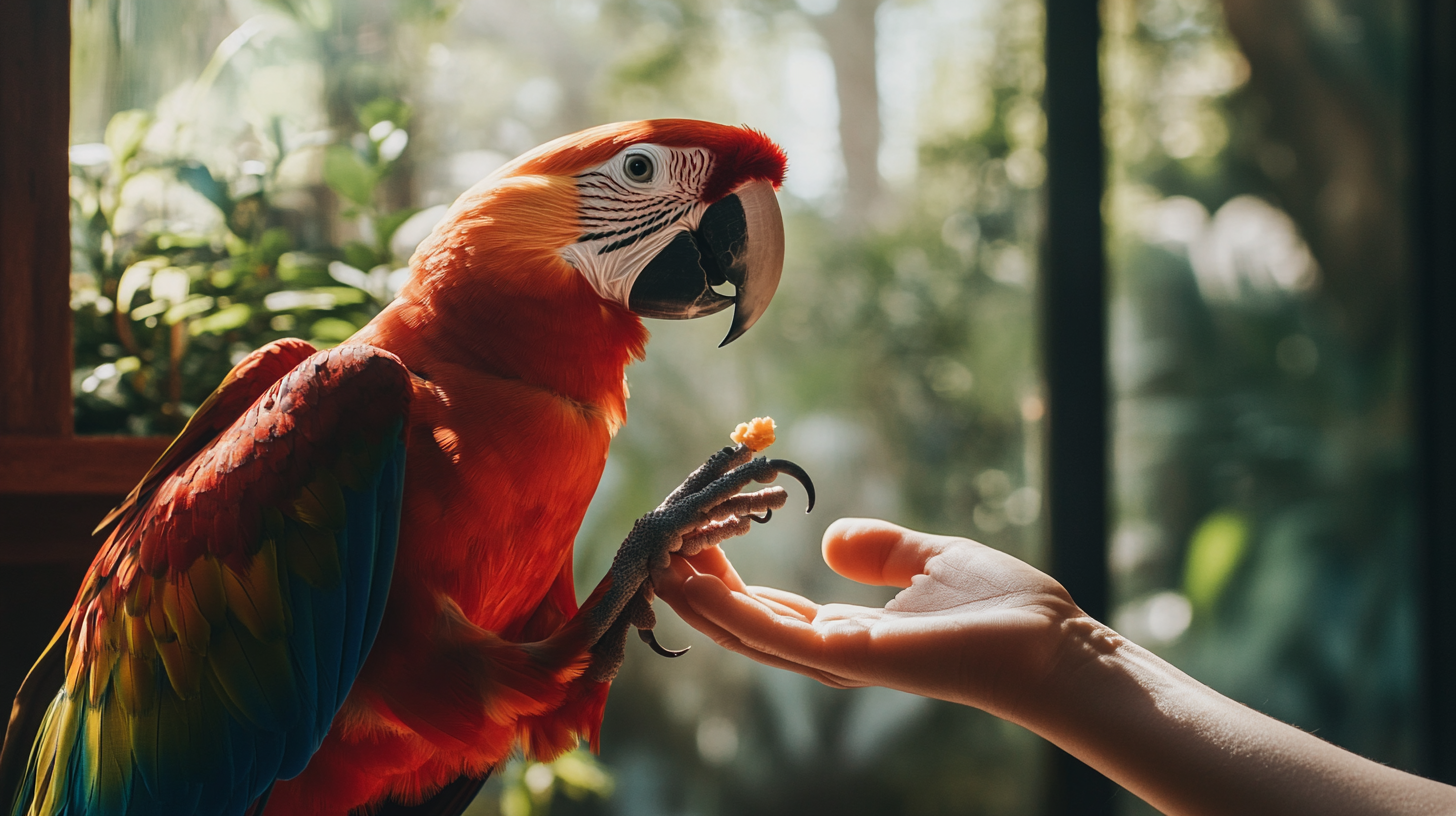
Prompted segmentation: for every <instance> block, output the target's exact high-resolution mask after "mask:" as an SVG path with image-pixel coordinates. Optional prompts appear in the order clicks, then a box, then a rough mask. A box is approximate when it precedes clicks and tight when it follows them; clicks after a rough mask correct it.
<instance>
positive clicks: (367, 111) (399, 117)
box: [354, 96, 411, 131]
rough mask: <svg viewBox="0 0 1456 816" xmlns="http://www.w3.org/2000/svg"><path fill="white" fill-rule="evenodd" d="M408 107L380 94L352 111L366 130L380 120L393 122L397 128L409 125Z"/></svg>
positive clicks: (397, 100)
mask: <svg viewBox="0 0 1456 816" xmlns="http://www.w3.org/2000/svg"><path fill="white" fill-rule="evenodd" d="M410 113H411V111H410V107H409V105H406V104H405V103H404V102H403V101H401V100H399V99H394V98H391V97H388V96H381V97H377V98H375V99H372V100H370V101H369V102H366V103H365V104H363V105H362V106H360V107H359V109H358V110H356V111H355V112H354V115H355V116H357V117H359V124H360V125H362V126H363V127H364V129H365V130H366V131H367V130H369V129H370V128H372V127H374V126H375V125H377V124H379V123H380V122H393V123H394V126H395V127H397V128H403V127H406V126H407V125H409V120H410Z"/></svg>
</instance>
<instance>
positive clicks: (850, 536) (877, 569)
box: [823, 518, 970, 588]
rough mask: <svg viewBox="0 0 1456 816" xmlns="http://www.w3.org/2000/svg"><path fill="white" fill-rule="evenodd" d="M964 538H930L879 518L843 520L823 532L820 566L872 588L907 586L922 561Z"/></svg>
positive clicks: (923, 569) (934, 536) (923, 566)
mask: <svg viewBox="0 0 1456 816" xmlns="http://www.w3.org/2000/svg"><path fill="white" fill-rule="evenodd" d="M962 543H970V542H968V541H967V540H966V539H959V538H951V537H949V536H938V535H931V534H929V533H922V532H920V531H918V530H910V529H907V528H905V527H901V526H899V525H898V524H891V523H890V522H888V521H880V520H879V519H860V518H844V519H840V520H838V521H836V522H834V523H833V524H831V525H829V529H827V530H825V531H824V545H823V550H824V563H826V564H828V565H829V567H830V569H832V570H834V571H835V572H837V573H839V574H840V575H843V576H844V577H846V578H848V579H850V580H852V581H858V582H859V583H861V584H871V585H873V586H894V587H902V588H903V587H908V586H910V579H911V578H914V577H915V576H916V575H920V574H922V573H924V572H925V562H927V561H929V560H930V559H931V558H932V557H934V556H935V555H937V554H939V553H941V552H943V551H944V550H946V549H947V548H949V547H954V546H958V545H960V544H962Z"/></svg>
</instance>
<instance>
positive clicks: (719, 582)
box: [655, 519, 1095, 719]
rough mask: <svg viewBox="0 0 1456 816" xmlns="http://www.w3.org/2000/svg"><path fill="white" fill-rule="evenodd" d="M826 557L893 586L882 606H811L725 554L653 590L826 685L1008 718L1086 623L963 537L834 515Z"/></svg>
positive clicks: (1060, 598)
mask: <svg viewBox="0 0 1456 816" xmlns="http://www.w3.org/2000/svg"><path fill="white" fill-rule="evenodd" d="M823 552H824V560H825V562H826V563H828V564H829V566H830V567H831V568H833V569H834V571H835V572H838V573H839V574H840V575H843V576H845V577H846V578H849V579H851V580H854V581H858V582H860V583H864V584H873V585H878V586H898V587H903V588H904V591H902V592H900V593H899V594H898V595H896V596H895V598H894V599H893V600H891V601H890V602H889V603H887V604H886V605H885V607H884V608H883V609H872V608H868V607H862V606H851V605H848V604H823V605H821V604H818V603H815V602H814V601H811V600H809V599H807V598H803V597H801V596H799V595H795V594H793V593H790V592H784V591H782V590H778V589H772V588H768V587H748V586H745V585H744V583H743V581H742V579H741V578H739V576H738V573H737V572H736V571H735V570H734V569H733V565H732V564H731V563H729V561H728V559H727V557H726V556H725V555H724V554H723V551H722V550H720V549H719V548H717V547H710V548H708V549H707V550H704V551H703V552H702V553H700V554H698V555H696V556H692V557H690V558H681V557H677V556H674V557H673V559H672V563H671V566H670V567H669V568H668V570H667V571H665V572H664V573H662V574H659V575H658V576H657V577H656V578H655V584H656V590H657V593H658V594H659V595H661V596H662V598H663V599H664V600H666V601H667V602H668V603H669V604H670V605H671V606H672V608H673V609H674V610H675V611H676V612H677V613H678V615H680V616H681V617H682V618H683V620H685V621H687V622H688V623H689V624H690V625H692V626H693V627H694V628H696V629H698V630H699V631H701V632H703V633H704V634H706V635H708V636H709V637H712V638H713V639H714V640H715V641H717V642H718V643H719V644H720V645H722V646H724V647H726V648H728V649H731V650H733V651H735V652H739V653H741V654H745V655H747V656H749V657H752V658H753V659H755V660H758V661H759V662H762V663H766V664H768V665H771V666H778V667H780V668H785V669H789V670H791V671H796V672H799V673H800V674H804V675H808V676H809V677H813V678H815V679H816V680H819V681H821V682H823V683H825V684H827V685H830V686H836V687H853V686H866V685H879V686H886V687H889V688H895V689H900V690H903V691H909V692H913V693H916V694H921V695H924V696H927V697H935V698H938V699H942V700H949V701H952V702H957V703H962V704H966V705H973V706H975V707H977V708H981V709H985V710H987V711H990V712H992V713H994V714H998V715H1000V716H1003V717H1007V718H1010V719H1019V718H1018V717H1016V716H1015V714H1016V710H1017V709H1018V708H1019V705H1018V702H1019V701H1020V700H1023V699H1026V698H1027V696H1028V695H1034V694H1035V693H1036V689H1037V687H1038V686H1039V685H1040V684H1041V683H1042V682H1043V681H1044V680H1045V679H1046V678H1047V677H1048V675H1049V674H1050V673H1051V672H1052V671H1053V670H1054V669H1056V668H1057V664H1058V663H1059V661H1061V660H1062V658H1063V657H1064V656H1065V655H1066V654H1067V650H1066V649H1065V643H1066V641H1067V639H1068V638H1067V633H1068V631H1069V630H1070V629H1081V630H1085V629H1087V628H1088V627H1089V626H1094V625H1095V622H1093V621H1091V619H1090V618H1087V616H1086V615H1085V614H1084V613H1083V612H1082V611H1081V610H1080V609H1078V608H1077V606H1076V604H1075V603H1073V602H1072V599H1071V597H1070V596H1069V595H1068V594H1067V591H1066V590H1065V589H1063V588H1062V586H1061V584H1059V583H1057V582H1056V581H1055V580H1053V579H1052V578H1050V577H1049V576H1047V575H1045V574H1043V573H1042V572H1040V571H1038V570H1036V569H1034V568H1032V567H1031V566H1029V565H1027V564H1025V563H1023V562H1022V561H1019V560H1017V559H1015V558H1013V557H1011V556H1009V555H1007V554H1005V553H1002V552H999V551H997V550H993V549H991V548H990V547H986V546H984V545H982V544H978V543H976V542H973V541H970V540H968V539H964V538H953V537H949V536H937V535H929V534H927V533H921V532H916V531H914V530H908V529H906V528H904V527H899V526H896V525H894V524H890V523H889V522H884V521H876V520H871V519H840V520H839V521H836V522H835V523H834V524H832V525H830V527H829V529H828V530H826V531H825V533H824V545H823Z"/></svg>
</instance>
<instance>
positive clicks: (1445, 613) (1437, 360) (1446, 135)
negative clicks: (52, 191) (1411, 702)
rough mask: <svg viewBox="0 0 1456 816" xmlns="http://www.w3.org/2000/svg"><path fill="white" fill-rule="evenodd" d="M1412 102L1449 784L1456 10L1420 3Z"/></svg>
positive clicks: (1432, 720)
mask: <svg viewBox="0 0 1456 816" xmlns="http://www.w3.org/2000/svg"><path fill="white" fill-rule="evenodd" d="M1417 7H1418V16H1417V21H1416V28H1415V37H1416V42H1415V43H1414V46H1415V52H1416V53H1415V57H1416V58H1415V67H1416V73H1415V77H1414V79H1415V81H1414V83H1413V90H1414V95H1413V99H1412V103H1413V104H1412V107H1413V110H1412V114H1413V116H1412V121H1413V124H1414V130H1413V134H1412V135H1413V137H1414V143H1415V162H1414V167H1413V173H1412V176H1411V179H1412V183H1413V185H1414V193H1415V195H1414V202H1415V206H1414V208H1413V211H1414V219H1413V220H1414V225H1415V236H1414V238H1415V240H1414V245H1415V253H1414V255H1415V257H1414V261H1415V263H1414V269H1413V272H1414V276H1415V287H1414V289H1415V295H1416V302H1415V304H1414V305H1413V307H1412V308H1413V310H1414V312H1415V318H1416V337H1415V352H1416V356H1417V362H1416V365H1417V372H1418V381H1417V391H1416V399H1417V404H1418V408H1417V414H1418V416H1417V422H1418V431H1417V434H1418V435H1417V444H1416V450H1417V456H1418V457H1419V461H1418V465H1417V476H1418V478H1419V484H1420V485H1421V488H1420V501H1421V520H1422V525H1421V527H1422V529H1421V533H1422V535H1421V539H1422V541H1421V544H1422V564H1421V567H1422V569H1421V574H1422V577H1423V581H1424V587H1423V589H1424V592H1425V603H1424V609H1425V616H1424V617H1425V621H1424V624H1425V626H1424V629H1425V637H1424V640H1423V643H1422V647H1423V648H1422V652H1423V654H1422V665H1423V675H1424V676H1423V686H1424V688H1423V689H1422V691H1423V697H1424V700H1423V702H1424V711H1425V716H1423V717H1422V718H1421V722H1422V726H1423V728H1424V732H1425V733H1423V734H1422V737H1423V740H1422V741H1423V742H1424V749H1425V751H1424V753H1425V768H1424V771H1425V773H1427V774H1428V775H1430V776H1432V777H1434V778H1436V779H1439V780H1441V781H1442V782H1447V783H1451V784H1456V606H1453V605H1452V603H1451V592H1452V588H1453V587H1456V4H1453V3H1451V2H1449V0H1418V3H1417Z"/></svg>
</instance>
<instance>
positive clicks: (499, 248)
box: [405, 119, 787, 345]
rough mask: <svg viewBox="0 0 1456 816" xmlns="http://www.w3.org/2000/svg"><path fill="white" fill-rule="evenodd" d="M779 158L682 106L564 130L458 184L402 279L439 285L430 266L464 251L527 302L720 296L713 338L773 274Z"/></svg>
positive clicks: (762, 304)
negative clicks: (682, 113)
mask: <svg viewBox="0 0 1456 816" xmlns="http://www.w3.org/2000/svg"><path fill="white" fill-rule="evenodd" d="M786 164H787V160H786V158H785V156H784V152H783V150H781V149H780V148H779V147H778V145H776V144H774V143H773V142H772V141H771V140H769V138H768V137H767V136H765V135H763V134H762V133H759V132H757V131H754V130H751V129H749V128H745V127H732V126H726V125H718V124H713V123H710V122H701V121H695V120H687V119H656V120H648V121H641V122H625V123H619V124H612V125H603V126H600V127H595V128H591V129H589V130H584V131H581V132H579V133H574V134H571V135H569V136H564V137H562V138H559V139H556V140H554V141H552V142H548V143H546V144H544V145H541V146H540V147H538V148H536V149H535V150H532V151H530V152H528V153H526V154H524V155H522V156H521V157H519V158H517V159H515V160H514V161H512V162H510V163H508V164H506V165H505V166H503V167H501V168H500V169H499V170H497V171H496V172H495V173H493V174H492V175H491V176H489V177H488V178H486V179H484V180H482V181H481V182H480V183H479V184H477V185H476V186H475V187H473V188H471V189H470V190H468V191H467V192H466V193H465V194H463V195H462V196H461V197H460V199H459V200H458V201H457V202H456V203H455V205H454V207H452V208H451V211H450V213H449V214H448V215H447V216H446V218H445V220H444V221H443V222H442V223H441V224H440V226H439V227H437V228H436V230H435V233H434V234H433V235H432V236H431V237H430V238H429V239H427V240H426V241H425V243H423V244H421V246H420V248H419V250H418V251H417V254H416V256H415V258H414V260H413V262H412V265H413V266H414V267H415V268H416V269H415V276H414V278H413V279H412V281H411V286H412V287H413V286H425V287H430V288H436V289H438V288H439V287H440V286H441V285H443V284H446V283H450V282H447V281H441V280H440V278H441V277H442V276H443V275H444V274H445V273H446V271H448V273H449V274H450V275H451V276H453V277H454V278H455V280H454V281H453V282H454V283H456V284H459V283H460V277H461V273H460V269H461V267H462V265H463V266H465V267H466V268H467V269H473V270H476V271H475V272H473V273H469V274H467V276H466V277H467V278H469V277H474V278H477V279H478V278H486V279H488V280H489V284H490V287H491V291H492V292H493V293H500V292H502V291H505V290H508V291H509V292H510V293H511V294H512V295H515V296H523V297H525V298H528V299H531V300H534V301H537V302H547V301H552V302H556V303H565V302H567V301H568V300H570V299H571V298H573V297H576V298H578V299H579V298H580V296H581V295H582V294H583V293H589V295H590V297H591V299H593V300H595V301H597V302H598V303H600V302H603V301H604V302H605V303H607V304H611V305H612V306H614V307H620V309H622V310H625V311H626V312H629V313H631V314H633V315H636V316H638V317H651V318H665V319H670V320H681V319H689V318H696V317H703V316H706V315H711V314H715V313H717V312H720V311H723V310H724V309H726V308H728V307H729V306H730V305H731V306H734V307H735V308H734V314H733V322H732V324H731V326H730V328H729V330H728V334H727V336H726V337H725V338H724V339H723V342H722V343H721V344H720V345H726V344H728V343H730V342H732V341H733V340H735V339H737V338H738V337H740V336H741V335H742V334H743V333H744V332H745V331H747V330H748V329H749V327H751V326H752V325H753V324H754V322H755V321H757V320H758V318H759V317H760V316H761V315H762V314H763V312H764V310H765V309H766V308H767V307H768V304H769V301H770V300H771V299H772V298H773V294H774V291H775V289H777V287H778V282H779V277H780V275H781V273H782V271H783V262H784V228H783V218H782V216H781V214H780V212H779V206H778V200H777V198H776V197H775V193H774V191H775V190H776V189H777V188H778V187H779V185H780V184H781V183H782V182H783V177H784V170H785V167H786ZM462 252H463V253H464V254H465V255H468V256H471V257H469V258H463V257H462ZM441 259H443V260H441ZM462 260H464V261H465V263H464V264H462ZM436 269H438V270H440V274H432V270H436ZM730 284H731V285H732V287H733V288H732V291H731V293H725V291H723V290H726V287H727V286H728V285H730ZM405 294H406V295H408V294H410V292H409V287H407V289H406V292H405ZM478 299H479V298H478V297H477V298H476V300H478ZM634 322H636V321H635V320H634Z"/></svg>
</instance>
